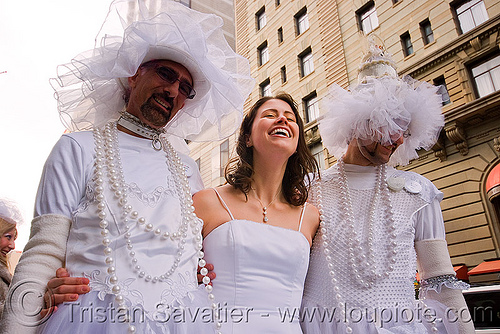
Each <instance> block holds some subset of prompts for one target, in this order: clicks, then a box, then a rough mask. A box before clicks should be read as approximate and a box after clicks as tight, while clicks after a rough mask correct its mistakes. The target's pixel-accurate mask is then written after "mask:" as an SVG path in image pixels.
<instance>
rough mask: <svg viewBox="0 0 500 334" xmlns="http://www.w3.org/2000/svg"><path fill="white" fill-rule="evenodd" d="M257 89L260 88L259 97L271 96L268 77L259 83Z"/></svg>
mask: <svg viewBox="0 0 500 334" xmlns="http://www.w3.org/2000/svg"><path fill="white" fill-rule="evenodd" d="M259 90H260V97H263V96H271V95H272V94H273V93H272V91H271V81H270V80H269V78H267V79H266V80H264V81H263V82H261V84H260V85H259Z"/></svg>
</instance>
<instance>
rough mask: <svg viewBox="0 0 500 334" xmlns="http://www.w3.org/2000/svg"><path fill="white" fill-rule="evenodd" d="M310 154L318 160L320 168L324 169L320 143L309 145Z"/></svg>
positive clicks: (323, 156)
mask: <svg viewBox="0 0 500 334" xmlns="http://www.w3.org/2000/svg"><path fill="white" fill-rule="evenodd" d="M309 150H310V151H311V154H312V156H313V157H314V159H316V161H317V162H318V165H319V168H320V169H325V154H324V151H323V145H322V144H321V143H317V144H314V145H312V146H310V147H309Z"/></svg>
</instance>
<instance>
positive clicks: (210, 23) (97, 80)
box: [51, 0, 254, 141]
mask: <svg viewBox="0 0 500 334" xmlns="http://www.w3.org/2000/svg"><path fill="white" fill-rule="evenodd" d="M148 3H149V2H148ZM150 3H151V5H147V4H146V2H145V1H144V0H115V1H113V2H112V4H111V6H110V10H109V13H108V15H107V17H106V20H105V22H104V23H103V25H102V27H101V29H100V31H99V33H98V35H97V37H96V45H95V47H94V49H92V50H89V51H87V52H83V53H81V54H79V55H77V56H76V57H74V59H72V60H71V62H70V63H68V64H64V65H60V66H58V71H57V72H58V73H57V77H56V78H54V79H52V80H51V84H52V87H53V88H54V90H55V97H56V99H57V102H58V110H59V113H60V116H61V120H62V122H63V123H64V125H65V126H66V128H67V129H68V130H69V131H80V130H89V129H91V128H92V127H99V126H102V125H103V124H105V123H106V122H108V121H110V120H116V119H118V118H119V116H120V111H122V110H123V109H124V108H125V100H124V94H125V92H126V90H127V89H128V85H127V78H128V77H131V76H133V75H134V74H135V73H136V71H137V69H138V68H139V66H140V65H141V64H143V63H145V62H147V61H150V60H155V59H167V60H172V61H175V62H177V63H180V64H182V65H183V66H184V67H186V68H187V69H188V71H189V72H190V74H191V76H192V78H193V88H194V90H195V91H196V96H195V97H194V98H193V99H192V100H189V99H187V100H186V101H185V105H184V107H183V108H182V109H181V110H180V111H179V112H178V113H177V115H176V116H175V117H174V118H173V119H172V120H171V121H170V122H169V123H168V124H167V126H166V127H165V130H166V132H167V134H169V135H174V136H177V137H180V138H183V139H189V140H193V141H207V140H217V139H223V138H226V137H227V136H229V135H231V134H232V133H233V132H234V131H235V130H236V129H237V128H238V127H239V125H240V123H241V119H242V115H243V104H244V102H245V100H246V99H247V97H248V95H249V94H250V92H251V90H252V89H253V86H254V80H253V79H252V77H251V76H250V66H249V63H248V60H247V59H245V58H243V57H242V56H240V55H238V54H236V53H235V52H234V51H233V50H232V49H231V47H230V46H229V44H228V43H227V41H226V39H225V38H224V34H223V30H222V25H223V21H222V19H221V18H220V17H218V16H216V15H214V14H205V13H200V12H197V11H195V10H192V9H189V8H187V7H186V6H184V5H182V4H180V3H178V2H174V1H169V0H159V1H151V2H150Z"/></svg>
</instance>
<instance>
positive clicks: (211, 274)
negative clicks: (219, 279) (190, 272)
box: [198, 263, 216, 285]
mask: <svg viewBox="0 0 500 334" xmlns="http://www.w3.org/2000/svg"><path fill="white" fill-rule="evenodd" d="M204 268H207V269H208V274H207V276H208V277H209V278H210V283H208V284H209V285H212V281H213V280H214V279H215V276H216V275H215V273H214V272H213V270H214V265H213V264H211V263H207V264H206V265H205V267H204ZM200 270H201V268H200V266H198V284H202V283H203V275H202V274H200Z"/></svg>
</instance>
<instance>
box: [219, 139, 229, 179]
mask: <svg viewBox="0 0 500 334" xmlns="http://www.w3.org/2000/svg"><path fill="white" fill-rule="evenodd" d="M228 161H229V139H226V140H224V141H223V142H222V144H220V177H224V169H225V168H226V164H227V162H228Z"/></svg>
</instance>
